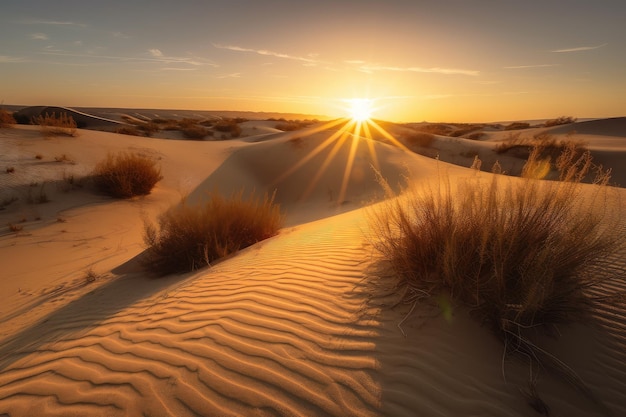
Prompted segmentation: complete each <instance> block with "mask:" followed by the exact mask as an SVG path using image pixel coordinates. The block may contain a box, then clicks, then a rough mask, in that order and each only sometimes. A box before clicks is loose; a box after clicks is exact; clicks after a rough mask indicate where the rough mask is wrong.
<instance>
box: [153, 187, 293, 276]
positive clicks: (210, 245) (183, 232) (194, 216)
mask: <svg viewBox="0 0 626 417" xmlns="http://www.w3.org/2000/svg"><path fill="white" fill-rule="evenodd" d="M209 197H210V198H209V199H208V200H207V202H206V203H204V204H202V205H195V206H191V205H188V204H187V203H186V201H185V200H183V201H182V202H181V204H180V205H178V206H174V207H172V208H170V209H169V210H168V211H166V212H165V213H163V214H162V215H161V216H160V218H159V221H158V227H157V226H155V225H154V224H150V223H146V225H145V234H144V240H145V242H146V244H147V246H148V249H147V251H146V263H145V265H146V267H147V268H148V269H150V270H151V271H152V272H155V273H156V274H159V275H166V274H169V273H174V272H184V271H192V270H195V269H198V268H201V267H204V266H206V265H210V263H211V262H213V261H215V260H216V259H219V258H223V257H224V256H227V255H229V254H232V253H235V252H237V251H238V250H240V249H243V248H245V247H248V246H250V245H253V244H255V243H257V242H259V241H261V240H264V239H267V238H269V237H271V236H274V235H276V234H277V233H278V230H279V229H280V228H281V226H282V221H283V215H282V214H281V212H280V208H279V206H278V205H277V204H275V203H274V197H273V196H271V197H270V196H268V195H265V196H263V197H262V198H259V197H257V196H255V195H252V196H250V197H249V198H248V199H244V198H243V192H238V193H235V194H233V195H231V196H230V197H229V198H226V197H223V196H221V195H220V194H219V193H213V194H211V195H210V196H209Z"/></svg>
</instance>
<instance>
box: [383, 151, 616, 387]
mask: <svg viewBox="0 0 626 417" xmlns="http://www.w3.org/2000/svg"><path fill="white" fill-rule="evenodd" d="M567 149H569V151H568V150H567ZM567 149H566V151H565V152H564V153H563V154H562V155H561V157H560V159H559V160H558V162H557V165H558V167H559V170H560V172H561V181H545V180H539V179H536V178H542V175H543V174H544V173H545V163H546V161H545V160H542V159H541V158H540V150H539V149H535V150H534V151H533V152H532V153H531V157H530V158H529V160H528V162H527V164H526V166H525V168H524V172H523V175H524V178H511V177H506V176H504V175H501V174H500V173H499V172H500V169H499V167H498V165H496V167H495V172H496V174H494V175H491V176H490V177H488V178H485V174H479V173H476V175H475V176H473V177H472V178H470V179H466V180H465V181H460V182H459V183H458V184H457V186H456V187H455V186H454V185H453V184H452V183H451V182H450V180H449V178H447V177H444V178H441V179H440V180H439V182H438V183H435V184H430V185H424V186H422V187H417V186H416V185H414V186H411V187H408V186H407V188H406V189H405V192H404V194H403V195H401V196H400V197H398V198H393V199H389V200H388V201H387V202H385V203H383V205H382V206H380V207H381V208H379V209H376V210H374V211H372V212H371V225H372V230H373V232H374V237H373V242H374V246H375V248H376V250H377V252H378V254H379V255H380V257H381V258H382V259H383V260H384V261H386V262H388V263H389V264H390V266H391V267H392V269H393V270H394V271H395V275H396V276H397V277H398V283H397V285H398V289H399V290H400V291H399V294H402V295H401V297H402V300H403V301H406V302H409V303H414V302H418V301H429V300H430V301H434V300H437V299H439V300H441V299H442V298H443V299H446V300H449V301H450V302H451V303H452V305H457V306H458V305H463V306H465V307H466V308H469V309H470V310H471V312H472V314H473V315H474V316H475V317H476V318H477V319H478V320H479V321H480V322H481V323H483V324H486V325H487V326H489V327H490V328H491V329H493V331H494V332H495V334H496V335H497V336H498V337H499V338H500V340H502V342H503V344H504V346H505V354H510V353H512V352H516V353H521V354H522V355H524V356H525V357H527V358H529V359H530V362H531V365H533V368H534V365H541V366H542V367H544V366H545V367H548V368H549V367H552V368H556V369H558V370H559V371H561V373H562V374H564V375H566V377H567V378H568V380H569V381H570V382H571V381H574V382H573V383H574V384H575V385H577V386H578V387H580V386H583V385H584V384H582V381H580V380H579V379H577V377H576V376H575V374H573V371H571V369H569V368H568V367H567V366H566V365H565V364H563V363H562V362H561V361H559V360H558V359H557V358H555V357H553V356H551V355H550V354H549V353H547V352H546V351H545V350H543V349H541V348H540V347H539V345H538V344H537V343H536V339H535V338H534V336H536V334H535V332H536V331H538V330H539V329H541V328H544V329H546V328H547V329H549V328H551V327H553V326H555V325H558V324H560V323H567V322H572V321H576V320H580V319H582V318H583V317H585V316H586V315H587V314H588V313H589V312H590V311H591V309H593V308H595V307H597V306H599V305H601V304H600V301H606V297H603V298H602V299H599V298H597V296H594V294H595V292H591V291H589V290H590V289H592V288H594V287H597V286H599V285H602V283H603V280H606V279H607V278H606V275H604V274H599V273H598V271H599V270H602V268H603V265H605V263H606V262H608V261H607V259H608V258H610V257H611V256H613V255H614V254H615V253H616V252H617V251H618V250H619V249H620V248H621V247H622V246H623V245H624V237H623V236H620V235H618V234H617V233H615V232H614V231H615V230H618V229H617V228H615V227H612V226H614V225H612V224H611V222H610V221H609V220H608V218H607V217H606V212H605V211H603V208H602V207H604V205H602V203H603V202H604V203H606V199H608V198H610V197H611V196H612V195H613V194H611V192H610V191H611V187H608V186H607V183H608V180H609V176H608V174H607V173H606V172H603V171H602V170H599V171H598V173H597V176H596V180H595V181H594V182H595V183H596V185H595V186H590V185H584V184H581V183H580V181H581V180H582V179H583V178H585V177H586V176H587V175H588V174H589V172H590V171H592V170H593V169H594V166H593V164H592V163H591V156H590V154H589V153H588V152H586V153H584V154H583V155H582V156H581V155H579V154H578V153H577V152H576V148H575V147H573V146H571V147H570V148H567ZM475 165H478V164H475ZM383 186H384V187H385V189H386V190H387V192H388V193H391V191H390V187H389V186H388V185H387V184H386V183H384V181H383ZM619 296H621V294H617V295H616V298H617V297H619Z"/></svg>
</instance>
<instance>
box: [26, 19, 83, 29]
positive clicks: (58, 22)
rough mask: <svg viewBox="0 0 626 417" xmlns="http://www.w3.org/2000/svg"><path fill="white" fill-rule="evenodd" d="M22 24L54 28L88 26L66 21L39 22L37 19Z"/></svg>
mask: <svg viewBox="0 0 626 417" xmlns="http://www.w3.org/2000/svg"><path fill="white" fill-rule="evenodd" d="M22 23H24V24H27V25H53V26H78V27H85V26H87V25H85V24H84V23H77V22H70V21H64V20H37V19H33V20H25V21H23V22H22Z"/></svg>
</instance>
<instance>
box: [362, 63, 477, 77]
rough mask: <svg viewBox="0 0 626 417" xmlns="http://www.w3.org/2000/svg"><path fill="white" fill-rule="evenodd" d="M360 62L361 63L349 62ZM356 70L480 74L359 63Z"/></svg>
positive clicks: (468, 70) (458, 70) (466, 71)
mask: <svg viewBox="0 0 626 417" xmlns="http://www.w3.org/2000/svg"><path fill="white" fill-rule="evenodd" d="M350 62H361V61H350ZM357 66H358V69H359V70H360V71H363V72H367V73H373V72H377V71H387V72H416V73H423V74H443V75H468V76H472V77H475V76H477V75H479V74H480V71H477V70H470V69H460V68H441V67H428V68H426V67H397V66H388V65H379V64H368V63H359V64H357Z"/></svg>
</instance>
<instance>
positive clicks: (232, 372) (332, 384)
mask: <svg viewBox="0 0 626 417" xmlns="http://www.w3.org/2000/svg"><path fill="white" fill-rule="evenodd" d="M80 133H81V135H80V136H79V137H78V138H55V139H52V140H45V139H43V138H41V137H38V136H37V132H36V130H35V129H33V128H30V127H19V128H17V129H13V130H3V131H0V144H2V145H0V146H2V147H3V148H2V152H1V153H0V154H2V155H5V156H3V157H2V158H3V159H2V163H4V164H8V163H10V164H13V165H14V166H15V167H16V172H15V174H19V175H16V176H10V175H9V174H5V173H4V172H2V176H3V177H4V178H3V181H6V182H4V183H3V191H6V190H7V189H11V190H14V189H15V187H18V188H19V187H28V183H27V182H28V178H29V176H33V175H40V176H41V178H45V177H49V176H54V175H61V174H62V170H63V169H68V167H71V168H72V169H73V170H75V172H76V173H77V175H78V173H81V174H82V173H86V172H89V169H90V168H91V167H92V166H93V164H95V162H96V161H98V160H99V159H100V158H101V157H102V156H103V155H104V154H105V153H106V151H107V150H118V149H128V148H130V149H133V150H137V151H140V152H143V153H145V154H148V155H152V156H153V157H155V158H158V159H159V160H160V162H161V166H162V170H163V175H164V180H163V181H162V183H160V184H159V185H158V186H157V188H156V189H155V190H154V192H153V193H152V194H151V195H150V196H147V197H145V198H141V199H136V200H132V201H114V200H110V199H107V198H104V197H102V196H98V195H94V194H93V193H92V192H90V191H89V190H70V191H63V190H55V191H54V192H52V191H51V196H50V198H51V200H52V201H51V202H50V203H47V204H42V205H32V204H30V205H29V204H23V203H20V202H16V203H14V204H15V205H14V204H11V205H8V206H7V207H6V209H5V210H3V211H0V220H2V222H3V223H4V224H6V223H7V222H14V221H16V220H18V219H19V217H20V216H24V215H25V216H26V217H27V220H28V221H27V222H26V223H25V224H24V230H23V231H21V232H19V233H17V234H15V233H8V231H4V229H3V234H2V236H0V256H1V257H2V261H3V262H2V265H3V266H4V265H7V266H8V267H7V268H6V269H3V272H2V275H3V279H2V280H1V284H0V285H1V288H2V291H0V294H2V295H0V297H1V298H0V323H2V326H1V331H0V340H1V342H0V415H3V414H4V415H10V416H27V415H41V416H44V415H45V416H72V415H76V416H78V415H81V416H82V415H89V416H135V415H137V416H140V415H154V416H198V415H201V416H209V415H211V416H213V415H215V416H231V415H233V416H234V415H239V416H270V415H281V416H326V415H333V416H381V415H384V416H413V415H426V416H438V415H442V416H443V415H493V416H532V415H538V414H537V413H536V412H535V411H534V410H533V409H532V408H531V407H530V406H529V405H528V404H527V403H526V401H525V399H524V397H523V396H522V395H521V394H520V388H526V383H527V375H528V369H527V367H526V365H524V364H523V363H522V362H516V361H510V362H507V363H506V365H505V370H506V377H507V379H506V381H505V380H504V378H503V376H502V363H501V356H502V347H501V346H500V344H499V343H498V342H497V340H496V339H495V338H494V337H493V336H492V335H491V334H490V333H489V331H488V330H487V329H485V328H481V327H480V326H479V325H478V324H477V323H476V322H475V321H473V320H472V319H471V318H470V317H469V315H468V314H467V312H465V311H462V310H458V311H455V312H454V316H453V319H452V321H447V320H446V319H445V318H444V317H442V316H441V315H439V314H436V311H435V310H433V309H432V308H428V307H427V306H419V307H418V308H416V309H415V311H413V313H412V315H411V316H410V317H409V318H408V319H406V320H405V321H403V319H404V318H405V316H406V315H407V313H408V312H409V310H410V308H411V306H405V305H399V306H396V307H393V308H392V307H391V305H390V303H392V302H393V299H392V298H389V297H387V296H385V295H384V294H383V293H382V292H381V288H380V287H376V286H372V285H371V282H372V278H373V277H375V276H376V274H377V273H379V272H377V271H378V270H377V269H376V264H375V262H374V259H373V257H372V253H373V252H372V248H371V245H370V243H369V241H368V238H367V236H368V223H367V218H366V217H367V216H366V211H367V208H363V207H364V205H365V203H370V202H373V201H374V202H375V201H380V200H381V199H382V192H381V190H380V186H379V185H378V183H377V181H376V176H375V174H374V170H373V169H372V167H373V166H374V167H377V168H378V170H379V171H380V172H381V173H382V174H383V175H384V176H385V177H386V178H387V179H388V180H389V182H390V184H392V185H395V184H397V182H398V181H400V179H401V177H402V176H403V175H404V174H405V173H408V175H410V176H411V177H412V178H413V179H415V180H417V181H421V180H424V181H425V180H429V179H432V178H436V176H437V175H439V174H440V173H442V172H447V173H448V175H450V178H451V179H452V180H453V181H456V179H458V178H462V177H465V176H468V175H472V173H471V172H470V171H468V170H467V169H466V168H462V167H458V166H454V165H449V164H447V163H445V162H441V161H439V162H438V161H436V160H433V159H430V158H426V157H424V156H421V155H416V154H411V153H406V152H404V151H401V150H400V149H398V148H395V147H391V146H389V145H386V144H383V143H380V142H370V141H366V140H363V139H360V140H358V141H354V142H353V140H352V136H350V135H347V136H346V138H345V141H343V142H340V141H338V140H336V139H335V140H328V138H329V137H331V136H332V135H333V134H334V133H335V131H332V130H331V131H321V132H318V133H315V134H312V135H309V136H305V135H296V134H294V133H293V132H290V133H283V134H275V133H270V134H269V135H271V138H266V140H259V141H257V140H255V138H254V137H249V138H243V139H237V140H232V141H219V142H181V141H172V140H167V139H150V138H136V137H126V136H121V135H116V134H110V133H103V132H90V131H81V132H80ZM264 134H265V133H264V132H262V133H261V134H260V135H259V138H257V139H261V138H262V137H263V135H264ZM441 140H442V141H443V140H445V139H443V138H442V139H441ZM458 143H465V142H458ZM468 146H469V145H468ZM485 146H486V148H488V147H489V146H490V145H485ZM444 148H445V146H443V147H441V150H443V151H446V149H447V148H446V149H444ZM70 151H71V154H72V156H73V159H74V161H75V164H74V165H62V164H60V165H59V164H52V163H49V164H48V165H38V164H33V160H34V154H35V153H38V152H42V153H44V154H45V155H46V158H47V159H49V158H50V156H48V155H55V154H57V153H63V152H65V153H70ZM460 151H463V149H460V150H459V148H458V145H457V148H450V150H447V151H446V152H448V154H446V155H443V157H442V159H445V157H446V156H447V157H452V156H453V155H451V153H453V152H460ZM309 155H312V156H309ZM351 159H352V160H353V162H352V163H350V162H348V161H350V160H351ZM44 166H45V167H46V168H45V169H49V170H50V171H42V170H43V169H44V168H43V167H44ZM0 168H2V166H0ZM346 172H347V173H348V174H346ZM20 175H21V176H20ZM38 178H39V177H38ZM9 180H10V181H9ZM61 182H62V181H61ZM215 187H219V189H220V190H221V191H223V192H228V191H230V190H237V189H239V188H241V187H245V189H246V190H250V189H252V188H254V189H256V190H257V191H261V192H262V191H269V192H272V191H273V190H276V193H277V194H276V196H277V201H279V202H280V203H281V205H282V206H283V208H284V209H285V210H286V212H287V223H288V226H287V227H286V228H284V229H283V230H282V231H281V233H280V234H279V235H278V236H275V237H273V238H271V239H269V240H266V241H264V242H261V243H259V244H257V245H255V246H253V247H250V248H248V249H245V250H243V251H241V252H240V253H239V254H237V255H236V256H233V257H230V258H228V259H226V260H223V261H221V262H218V263H216V264H215V265H213V266H212V267H211V268H209V269H203V270H199V271H196V272H194V273H189V274H184V275H177V276H169V277H166V278H163V279H158V280H155V279H152V278H150V277H148V276H147V275H146V274H145V272H144V271H143V270H142V269H141V268H140V267H139V265H138V258H139V257H140V256H141V253H142V251H143V245H142V237H141V234H142V218H143V217H148V218H154V217H156V216H157V215H158V213H159V212H161V211H162V210H164V209H165V208H166V207H167V206H169V205H170V204H174V203H176V202H177V201H178V200H179V198H180V196H181V195H185V194H189V195H190V198H191V199H201V198H202V197H203V195H204V194H205V193H206V192H207V191H211V190H212V189H214V188H215ZM616 192H617V193H620V195H622V196H626V195H625V194H624V192H625V191H624V190H622V189H616ZM624 201H626V200H624V199H622V203H621V204H622V205H621V206H619V207H618V206H616V207H612V213H613V215H614V216H618V218H619V219H620V221H621V223H620V226H619V227H621V230H623V231H624V232H626V220H625V217H624V216H622V214H623V213H624V210H625V208H626V206H624ZM28 210H32V211H36V212H37V215H38V216H40V220H35V219H34V217H35V214H28ZM57 218H62V219H65V221H64V222H57V221H56V220H57ZM624 255H625V253H624V252H623V251H622V252H621V253H619V254H617V255H616V257H615V258H614V259H613V260H611V265H610V268H608V270H607V272H606V273H608V274H611V276H614V277H621V278H623V271H624V269H626V263H625V261H624V259H626V256H624ZM88 268H93V270H94V271H95V273H96V274H95V275H96V277H95V279H94V280H88V279H86V278H87V277H86V275H85V272H86V271H87V269H88ZM611 268H612V269H611ZM620 274H621V275H620ZM611 285H613V286H614V287H617V288H622V289H626V284H625V283H624V281H623V280H620V279H614V280H613V281H612V283H611ZM600 291H602V290H600ZM18 313H19V314H18ZM597 316H598V318H599V320H600V323H601V324H598V325H572V326H564V327H562V328H561V329H560V330H561V334H560V336H559V337H558V338H554V339H547V340H546V343H548V344H550V347H551V349H552V350H553V351H555V352H556V353H557V354H558V356H559V357H560V358H562V359H563V360H564V361H565V362H566V363H567V364H568V365H570V366H571V367H572V368H573V369H574V370H575V371H576V372H578V373H579V375H580V376H581V377H582V378H583V379H584V380H585V381H586V382H587V384H588V385H589V387H590V389H591V391H592V392H593V394H594V396H595V397H596V398H597V400H598V401H599V402H600V404H596V403H594V402H593V401H592V399H590V398H586V397H585V396H584V395H580V394H579V393H578V392H576V391H575V390H574V388H573V387H571V386H570V385H568V384H567V383H564V382H563V381H562V380H560V379H558V378H556V377H553V376H551V375H548V374H542V376H541V377H540V379H541V380H540V381H539V390H540V391H541V394H542V398H543V399H544V400H545V401H546V402H547V403H549V404H550V406H551V408H552V411H553V414H554V415H571V416H587V415H615V416H618V415H623V414H626V405H625V404H626V394H624V393H625V392H626V353H624V352H626V351H625V350H624V348H623V347H624V346H626V314H624V312H623V311H621V310H618V309H615V308H609V307H607V309H606V310H605V311H601V312H597ZM400 323H402V325H401V328H402V329H400V327H399V324H400ZM609 413H610V414H609Z"/></svg>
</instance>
